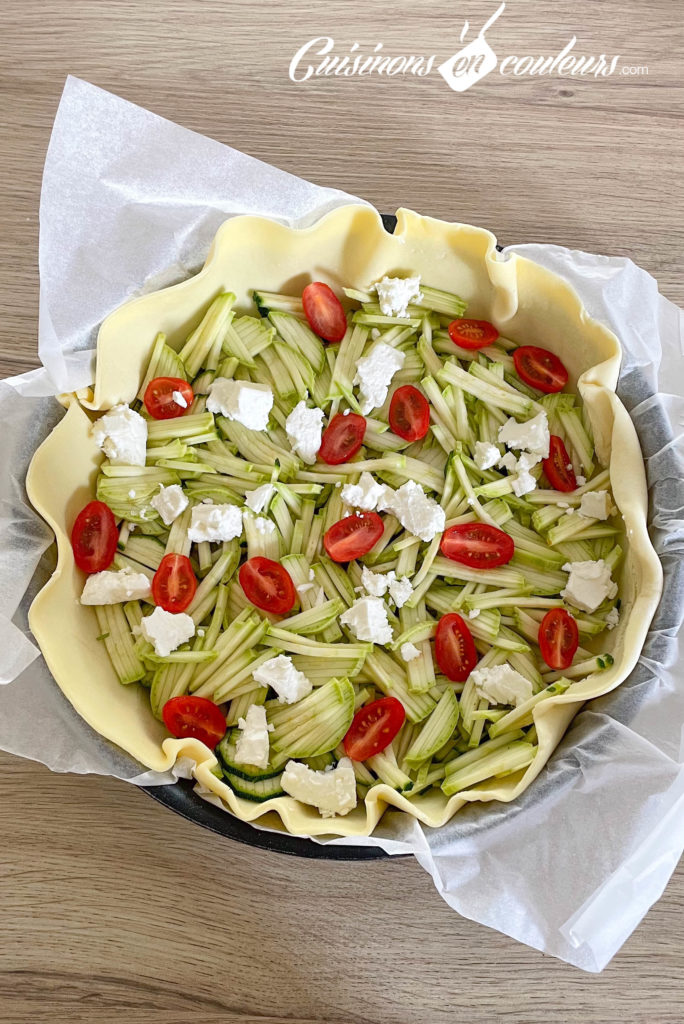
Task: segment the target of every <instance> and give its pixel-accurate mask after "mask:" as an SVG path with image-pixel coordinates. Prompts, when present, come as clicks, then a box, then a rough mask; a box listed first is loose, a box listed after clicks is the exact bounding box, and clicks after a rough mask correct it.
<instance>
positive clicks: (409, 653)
mask: <svg viewBox="0 0 684 1024" xmlns="http://www.w3.org/2000/svg"><path fill="white" fill-rule="evenodd" d="M399 654H400V655H401V657H402V660H403V661H415V660H416V658H420V651H419V650H418V648H417V647H416V645H415V644H411V643H406V644H402V645H401V647H400V648H399Z"/></svg>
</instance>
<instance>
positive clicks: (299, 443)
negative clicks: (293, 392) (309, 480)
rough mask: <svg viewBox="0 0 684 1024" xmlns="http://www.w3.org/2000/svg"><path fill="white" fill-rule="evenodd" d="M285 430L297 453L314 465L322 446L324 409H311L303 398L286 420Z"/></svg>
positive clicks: (304, 460)
mask: <svg viewBox="0 0 684 1024" xmlns="http://www.w3.org/2000/svg"><path fill="white" fill-rule="evenodd" d="M285 432H286V433H287V439H288V441H289V442H290V444H291V446H292V451H293V452H294V453H295V455H298V456H299V457H300V459H301V460H302V461H303V462H306V463H308V464H309V465H312V463H314V462H315V461H316V456H317V454H318V449H319V448H320V447H321V435H322V434H323V410H322V409H316V408H314V409H309V407H308V406H307V404H306V402H305V401H304V399H302V401H301V402H299V403H298V404H297V405H296V406H295V407H294V409H293V410H292V412H291V413H290V415H289V416H288V417H287V419H286V420H285Z"/></svg>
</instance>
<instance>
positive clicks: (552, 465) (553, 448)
mask: <svg viewBox="0 0 684 1024" xmlns="http://www.w3.org/2000/svg"><path fill="white" fill-rule="evenodd" d="M542 466H543V467H544V472H545V473H546V479H547V480H548V481H549V483H550V484H551V486H552V487H553V488H554V489H555V490H556V491H574V490H575V488H576V487H577V478H576V476H575V470H574V469H573V468H572V462H571V461H570V456H569V455H568V452H567V449H566V447H565V445H564V444H563V438H562V437H558V435H557V434H552V435H551V440H550V441H549V457H548V459H542Z"/></svg>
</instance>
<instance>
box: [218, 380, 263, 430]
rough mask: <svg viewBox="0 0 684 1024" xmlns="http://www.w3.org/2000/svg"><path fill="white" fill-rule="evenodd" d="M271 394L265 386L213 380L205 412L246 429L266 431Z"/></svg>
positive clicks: (239, 381) (247, 382) (244, 382)
mask: <svg viewBox="0 0 684 1024" xmlns="http://www.w3.org/2000/svg"><path fill="white" fill-rule="evenodd" d="M272 408H273V392H272V391H271V389H270V388H269V387H268V385H266V384H251V383H250V382H249V381H245V380H229V379H228V378H227V377H217V378H216V380H215V381H214V382H213V384H212V385H211V387H210V388H209V394H208V395H207V409H208V410H209V412H217V413H221V415H222V416H225V417H226V419H229V420H236V421H237V422H238V423H241V424H242V425H243V427H247V428H248V429H249V430H266V427H267V426H268V417H269V413H270V412H271V409H272Z"/></svg>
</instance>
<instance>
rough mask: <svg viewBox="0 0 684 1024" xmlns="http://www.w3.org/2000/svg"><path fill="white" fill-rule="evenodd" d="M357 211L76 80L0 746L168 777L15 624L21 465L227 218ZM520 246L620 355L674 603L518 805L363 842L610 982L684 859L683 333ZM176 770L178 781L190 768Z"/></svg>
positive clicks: (607, 287)
mask: <svg viewBox="0 0 684 1024" xmlns="http://www.w3.org/2000/svg"><path fill="white" fill-rule="evenodd" d="M348 202H359V200H358V199H356V198H355V197H353V196H349V195H347V194H346V193H343V192H339V191H336V190H333V189H327V188H321V187H319V186H316V185H313V184H311V183H309V182H306V181H303V180H301V179H299V178H296V177H294V176H292V175H290V174H286V173H285V172H283V171H280V170H278V169H276V168H274V167H271V166H269V165H267V164H263V163H261V162H259V161H257V160H254V159H252V158H251V157H248V156H246V155H244V154H242V153H238V152H237V151H235V150H233V149H230V148H229V147H227V146H224V145H222V144H220V143H218V142H216V141H213V140H211V139H207V138H205V137H203V136H200V135H197V134H195V133H193V132H190V131H188V130H186V129H184V128H181V127H179V126H178V125H175V124H173V123H171V122H169V121H166V120H164V119H162V118H160V117H157V116H156V115H154V114H152V113H150V112H149V111H146V110H143V109H141V108H139V107H136V106H134V105H132V104H130V103H127V102H125V101H124V100H121V99H119V98H118V97H115V96H112V95H111V94H109V93H106V92H103V91H102V90H100V89H97V88H95V87H94V86H92V85H89V84H88V83H86V82H82V81H80V80H78V79H75V78H69V79H68V80H67V83H66V86H65V90H64V94H63V96H62V100H61V103H60V106H59V110H58V112H57V117H56V120H55V127H54V131H53V135H52V139H51V142H50V147H49V150H48V154H47V158H46V163H45V172H44V178H43V189H42V195H41V210H40V223H41V233H40V274H41V289H40V325H39V326H40V334H39V348H40V357H41V361H42V363H43V367H42V368H41V369H39V370H36V371H32V372H31V373H28V374H23V375H22V376H21V377H15V378H10V379H8V380H5V381H2V382H0V430H1V431H2V437H3V448H4V453H5V458H6V472H5V473H4V474H3V475H2V478H1V479H0V579H1V580H2V587H1V588H0V684H5V685H0V747H2V748H3V749H5V750H8V751H11V752H13V753H16V754H19V755H21V756H24V757H30V758H33V759H35V760H40V761H42V762H43V763H45V764H47V765H48V766H49V767H50V768H52V769H53V770H54V771H71V772H84V773H85V772H91V773H97V774H104V775H113V776H115V777H117V778H121V779H126V780H128V781H131V782H134V783H137V784H142V785H150V784H154V783H163V782H169V783H170V782H173V781H174V778H173V776H172V775H171V774H167V775H164V776H160V775H158V774H156V773H154V772H145V771H144V770H143V769H142V766H140V765H139V764H137V763H136V762H134V761H133V760H132V759H131V758H129V757H128V756H127V755H125V754H124V753H123V752H122V751H120V750H119V749H118V748H116V747H114V746H113V745H112V744H110V743H108V742H107V741H105V740H104V739H103V738H102V737H100V736H98V735H97V734H96V733H94V732H93V731H92V730H91V729H90V728H89V727H88V726H87V725H86V724H85V723H84V722H83V721H82V720H81V719H80V718H79V717H78V715H76V713H75V712H74V711H73V709H72V708H71V706H70V705H69V704H68V702H67V701H66V700H65V699H64V698H63V697H62V694H61V692H60V691H59V689H58V687H57V686H56V684H55V683H54V682H53V680H52V678H51V677H50V675H49V673H48V671H47V668H46V666H45V663H44V661H43V659H42V657H41V656H40V652H39V651H38V650H37V648H36V647H35V644H34V643H33V641H32V639H31V636H30V633H29V630H28V626H27V620H26V613H27V609H28V606H29V604H30V601H31V599H32V597H33V596H34V595H35V593H37V591H38V590H39V589H40V587H41V586H42V585H43V583H44V582H45V581H46V580H47V579H48V577H49V575H50V572H51V571H52V568H53V561H54V555H53V552H52V549H51V548H50V543H51V539H52V536H51V532H50V531H49V529H48V528H47V527H46V526H45V524H44V523H43V522H42V521H41V520H40V519H39V518H38V516H37V515H36V514H35V513H34V512H33V511H32V509H31V508H30V506H29V504H28V501H27V498H26V494H25V490H24V477H25V474H26V469H27V466H28V463H29V461H30V458H31V455H32V454H33V452H34V451H35V448H36V447H37V445H38V444H39V443H40V441H41V440H42V439H43V438H44V437H45V436H46V435H47V433H48V432H49V431H50V429H51V428H52V427H53V426H54V424H55V423H56V422H57V421H58V419H59V417H60V415H61V410H60V408H59V406H58V405H57V403H56V402H55V401H54V398H52V397H51V396H53V395H54V394H56V393H57V392H60V391H68V390H72V389H74V388H77V387H81V386H84V385H86V384H89V383H91V380H92V365H93V354H94V346H95V337H96V334H97V328H98V325H99V323H100V322H101V320H102V319H103V318H104V316H105V315H106V314H107V313H108V312H110V311H111V310H112V309H114V308H115V307H116V306H118V305H120V304H121V303H122V302H123V301H125V300H126V299H127V298H129V297H130V296H131V295H133V294H134V293H136V292H139V291H140V290H141V289H143V288H145V287H147V288H149V287H153V286H154V287H159V286H161V285H162V284H165V283H170V282H171V281H172V280H178V279H180V278H182V277H187V276H188V275H189V274H190V273H192V272H195V271H196V270H197V269H198V267H199V266H200V265H201V263H202V262H203V259H204V256H205V254H206V251H207V249H208V248H209V245H210V243H211V240H212V238H213V235H214V234H215V232H216V230H217V228H218V227H219V225H220V224H221V222H222V221H223V220H224V219H225V218H226V217H229V216H233V215H235V214H241V213H256V214H262V215H265V216H269V217H272V218H274V219H276V220H279V221H281V222H283V223H287V224H290V225H293V226H298V227H302V226H306V225H308V224H311V223H313V222H314V221H315V220H317V219H318V218H319V217H320V216H322V215H323V214H325V213H326V212H327V211H328V210H330V209H332V208H334V207H335V206H339V205H341V204H344V203H348ZM424 212H426V213H429V212H430V211H424ZM453 216H454V219H457V218H458V210H454V211H453ZM512 249H513V250H515V251H518V252H521V253H524V254H525V255H526V256H528V257H529V258H530V259H533V260H535V261H537V262H539V263H542V264H543V265H545V266H547V267H549V268H550V269H551V270H554V271H555V272H556V273H558V274H560V275H561V276H562V277H565V278H566V279H567V280H569V281H570V282H571V283H572V284H573V285H574V286H575V288H576V289H577V291H578V292H579V293H580V295H581V297H582V299H583V301H584V303H585V305H586V306H587V308H588V310H589V311H590V313H591V314H592V315H593V316H595V317H597V318H598V319H599V320H602V321H603V322H604V323H607V324H608V325H609V326H610V327H611V328H612V329H613V330H614V331H615V332H616V333H617V335H618V336H619V337H620V339H621V341H622V343H623V346H624V349H625V357H624V364H623V368H622V373H621V378H620V384H619V393H620V395H621V397H622V399H623V401H624V402H625V404H626V406H627V408H628V409H629V410H630V412H631V415H632V417H633V419H634V422H635V424H636V427H637V430H638V432H639V436H640V439H641V442H642V447H643V449H644V455H645V457H646V461H647V467H648V477H649V487H650V496H651V523H652V536H653V540H654V543H655V544H656V547H657V549H658V551H659V554H660V556H661V558H662V561H663V565H664V568H665V594H664V597H663V601H662V602H661V605H660V608H659V610H658V612H657V614H656V618H655V620H654V622H653V626H652V629H651V631H650V633H649V637H648V641H647V643H646V646H645V648H644V652H643V654H642V657H641V659H640V662H639V665H638V666H637V668H636V670H635V671H634V672H633V673H632V676H631V677H630V679H629V680H628V681H627V682H626V683H625V684H623V685H622V686H621V687H620V688H619V689H618V690H617V691H616V692H615V693H613V694H611V695H609V696H607V697H604V698H601V699H600V700H596V701H594V702H593V703H592V704H591V705H590V706H589V707H588V708H587V709H586V710H585V711H583V712H582V713H581V714H580V715H578V717H577V718H576V719H575V721H574V723H573V725H572V727H571V729H570V731H569V732H568V734H567V736H566V737H565V739H564V740H563V742H562V744H561V746H560V747H559V749H558V751H557V752H556V754H555V755H554V757H553V758H552V760H551V762H550V764H549V766H548V768H547V769H546V770H545V771H544V772H543V773H542V775H541V776H540V777H539V778H538V779H537V781H536V782H535V783H534V784H533V786H532V787H531V788H530V789H529V790H528V791H527V792H526V793H525V794H523V796H522V798H521V799H520V800H518V801H516V803H515V804H509V805H503V804H501V805H492V804H490V805H486V806H485V807H484V808H483V807H482V806H478V805H472V806H471V807H468V808H464V809H463V810H462V811H460V812H459V813H458V815H457V816H456V817H455V818H454V819H453V820H452V822H450V823H449V824H448V825H447V826H445V827H444V828H442V829H439V830H424V829H423V828H422V827H421V826H420V825H418V823H417V822H415V820H413V819H410V818H408V817H407V816H404V815H401V814H399V813H397V812H390V813H388V814H387V815H386V816H385V818H384V819H383V821H382V822H381V825H380V828H379V830H378V833H377V835H376V836H375V837H372V838H371V839H369V840H365V842H366V843H369V844H372V845H381V846H382V847H383V848H384V849H385V850H386V851H387V852H388V853H391V854H396V853H412V854H414V855H415V856H416V858H417V859H418V861H419V862H420V864H421V865H422V866H423V867H424V868H425V870H426V871H428V872H429V873H430V874H431V876H432V878H433V880H434V883H435V886H436V888H437V890H438V892H439V893H440V895H441V896H442V897H443V898H444V899H445V900H446V901H447V903H448V904H449V905H450V906H452V907H453V908H454V909H455V910H457V911H458V912H459V913H460V914H462V915H463V916H465V917H468V918H471V919H473V920H476V921H479V922H481V923H483V924H486V925H489V926H490V927H492V928H496V929H498V930H499V931H501V932H504V933H506V934H508V935H511V936H513V937H514V938H516V939H518V940H519V941H521V942H524V943H527V944H528V945H529V946H532V947H534V948H536V949H539V950H543V951H544V952H546V953H549V954H551V955H553V956H556V957H560V958H562V959H564V960H567V961H568V962H570V963H572V964H575V965H576V966H578V967H580V968H582V969H584V970H587V971H600V970H602V968H603V967H604V966H605V965H606V963H608V961H609V960H610V959H611V957H612V956H613V955H614V954H615V953H616V951H617V950H618V949H619V948H620V946H621V945H622V943H624V941H625V940H626V939H627V937H628V936H629V935H630V934H631V932H632V931H633V929H634V928H635V927H636V925H637V924H638V922H639V921H640V920H641V918H642V917H643V915H644V914H645V913H646V911H647V910H648V908H649V907H650V906H651V905H652V903H653V902H654V901H655V900H656V899H657V898H658V897H659V895H660V894H661V893H662V890H663V888H664V887H665V885H666V883H667V881H668V879H669V877H670V875H671V873H672V871H673V870H674V868H675V866H676V864H677V861H678V859H679V857H680V855H681V852H682V849H683V848H684V813H683V812H684V769H683V767H682V755H683V744H682V738H683V732H682V726H683V725H684V664H681V663H679V662H680V658H679V651H680V633H681V628H682V617H683V615H684V569H683V568H682V566H683V565H684V369H683V366H684V346H683V341H682V338H683V336H684V330H683V327H682V325H683V323H684V318H683V316H682V313H681V311H679V310H678V309H677V308H676V307H675V306H674V305H672V303H670V302H668V301H667V300H666V299H664V298H663V297H662V296H661V295H659V293H658V288H657V284H656V282H655V281H654V280H653V278H651V277H650V276H649V275H648V274H646V273H645V271H643V270H641V269H639V268H638V267H636V266H635V265H634V264H633V263H631V262H630V261H629V260H624V259H616V258H609V257H604V256H594V255H590V254H587V253H581V252H572V251H569V250H567V249H563V248H561V247H558V246H543V245H520V246H514V247H512ZM678 663H679V664H678ZM179 767H180V769H181V770H180V771H179V774H182V775H187V768H188V766H187V765H184V766H179ZM332 842H334V843H345V842H349V841H348V840H343V839H337V840H332ZM354 842H356V843H358V842H359V841H358V840H355V841H354ZM331 870H334V869H331Z"/></svg>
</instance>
